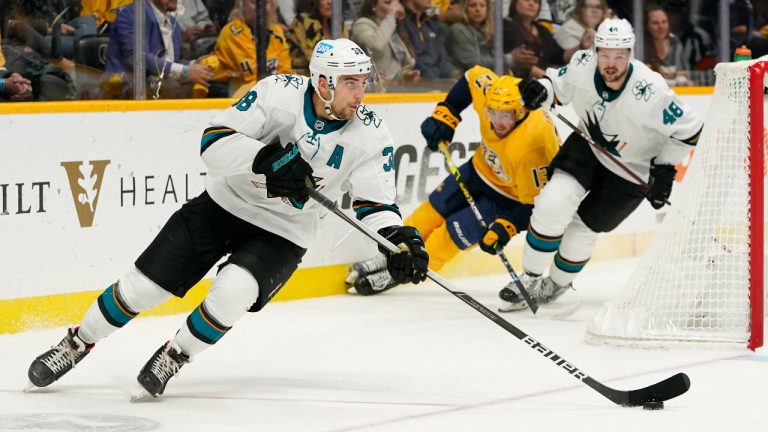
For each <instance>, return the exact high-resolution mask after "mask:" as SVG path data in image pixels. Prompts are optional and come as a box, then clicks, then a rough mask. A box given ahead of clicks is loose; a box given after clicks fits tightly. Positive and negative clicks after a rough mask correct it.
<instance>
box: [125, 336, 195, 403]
mask: <svg viewBox="0 0 768 432" xmlns="http://www.w3.org/2000/svg"><path fill="white" fill-rule="evenodd" d="M189 361H190V358H189V356H187V355H186V354H184V353H183V352H181V349H180V348H179V347H178V346H177V345H176V344H174V343H173V342H172V341H168V342H166V343H165V344H163V346H161V347H160V348H158V350H157V351H155V354H153V355H152V357H150V359H149V361H147V363H146V364H145V365H144V367H143V368H142V369H141V372H139V376H138V377H137V378H136V379H137V380H138V381H139V384H141V386H142V387H143V388H144V392H146V393H144V392H139V393H137V394H134V395H133V396H132V397H131V402H136V401H139V400H143V399H146V398H147V396H152V397H158V396H160V395H161V394H163V392H164V391H165V386H166V385H167V384H168V381H169V380H170V379H171V378H173V377H174V376H176V374H178V373H179V369H181V367H182V366H184V364H185V363H189Z"/></svg>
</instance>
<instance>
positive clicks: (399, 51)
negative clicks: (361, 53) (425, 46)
mask: <svg viewBox="0 0 768 432" xmlns="http://www.w3.org/2000/svg"><path fill="white" fill-rule="evenodd" d="M358 16H359V17H360V18H358V19H357V20H356V21H355V22H354V24H352V34H351V39H352V40H353V41H355V42H356V43H357V44H358V45H360V48H362V49H364V50H365V51H366V52H367V53H368V55H369V56H370V57H371V60H372V61H373V64H374V65H375V66H376V72H378V74H379V79H380V80H381V83H382V84H383V85H384V86H385V87H386V85H387V84H389V83H394V84H403V83H407V82H415V81H418V80H419V77H420V74H419V70H418V69H414V66H415V65H416V60H415V59H414V58H413V56H412V55H411V53H410V52H408V48H407V47H406V45H405V42H403V40H402V39H401V38H400V35H399V34H398V33H397V27H398V20H402V19H403V18H405V9H403V5H402V4H400V2H399V1H398V0H365V1H363V4H362V6H361V7H360V11H359V14H358Z"/></svg>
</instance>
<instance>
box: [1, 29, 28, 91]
mask: <svg viewBox="0 0 768 432" xmlns="http://www.w3.org/2000/svg"><path fill="white" fill-rule="evenodd" d="M0 47H2V40H0ZM31 96H32V83H31V82H30V81H29V80H28V79H26V78H24V77H22V76H21V75H19V74H18V73H15V72H14V73H8V71H7V70H6V69H5V57H4V56H3V50H2V49H0V102H2V101H6V100H12V101H23V100H26V99H29V98H30V97H31Z"/></svg>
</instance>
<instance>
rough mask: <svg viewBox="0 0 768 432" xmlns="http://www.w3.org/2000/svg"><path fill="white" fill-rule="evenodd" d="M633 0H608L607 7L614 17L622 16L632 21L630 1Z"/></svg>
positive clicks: (632, 0)
mask: <svg viewBox="0 0 768 432" xmlns="http://www.w3.org/2000/svg"><path fill="white" fill-rule="evenodd" d="M633 2H634V0H608V1H607V3H608V8H609V9H610V10H611V13H612V14H613V16H614V17H616V18H624V19H625V20H627V21H629V22H632V7H633V6H632V3H633Z"/></svg>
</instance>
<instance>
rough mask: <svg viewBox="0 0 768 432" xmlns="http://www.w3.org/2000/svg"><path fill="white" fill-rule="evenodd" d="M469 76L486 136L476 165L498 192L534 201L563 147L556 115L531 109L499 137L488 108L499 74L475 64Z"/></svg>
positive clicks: (473, 159)
mask: <svg viewBox="0 0 768 432" xmlns="http://www.w3.org/2000/svg"><path fill="white" fill-rule="evenodd" d="M465 77H466V79H467V83H468V84H469V91H470V94H471V95H472V106H473V108H474V109H475V111H476V112H477V115H478V117H479V118H480V136H481V138H482V142H481V144H480V146H479V147H478V148H477V150H476V151H475V154H474V155H473V156H472V165H473V166H474V167H475V170H477V173H478V174H479V175H480V177H481V178H482V179H483V180H484V181H485V182H486V183H487V184H488V185H489V186H490V187H492V188H493V189H495V190H496V191H498V192H500V193H501V194H503V195H505V196H508V197H510V198H512V199H514V200H517V201H519V202H521V203H523V204H533V199H534V198H535V197H536V195H538V194H539V191H541V188H543V187H544V185H545V184H546V183H547V180H548V178H547V167H548V166H549V163H550V162H551V161H552V158H554V157H555V154H557V151H558V149H559V148H560V138H559V137H558V136H557V131H556V130H555V124H554V122H553V121H552V118H551V117H550V115H549V113H547V112H545V111H544V110H541V109H538V110H534V111H529V112H528V114H527V115H526V117H525V118H523V120H522V121H520V122H519V123H518V124H517V126H516V127H515V129H513V130H512V132H510V133H509V135H507V136H506V137H504V138H499V137H498V136H496V133H494V131H493V129H492V128H491V120H490V118H489V116H488V113H487V112H486V109H485V91H486V90H487V89H488V88H489V87H490V85H491V82H492V81H493V80H494V79H496V74H495V73H493V72H492V71H491V70H490V69H487V68H484V67H482V66H475V67H473V68H471V69H469V70H468V71H467V72H466V74H465Z"/></svg>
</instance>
